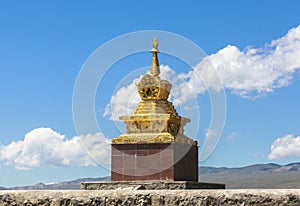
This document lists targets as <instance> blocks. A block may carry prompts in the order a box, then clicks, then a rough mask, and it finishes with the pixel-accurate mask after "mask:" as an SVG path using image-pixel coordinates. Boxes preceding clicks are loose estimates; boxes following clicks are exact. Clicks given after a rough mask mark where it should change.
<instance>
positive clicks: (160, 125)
mask: <svg viewBox="0 0 300 206" xmlns="http://www.w3.org/2000/svg"><path fill="white" fill-rule="evenodd" d="M151 52H152V65H151V70H150V73H148V74H145V75H144V76H143V77H142V78H141V80H140V82H139V83H138V84H137V90H138V93H139V95H140V97H141V101H140V102H139V103H138V105H137V107H136V108H135V110H134V112H133V114H132V115H131V116H121V117H120V120H122V121H124V122H125V124H126V132H125V133H124V134H122V135H120V136H118V137H116V138H113V139H112V145H111V146H112V162H111V163H112V164H111V165H112V166H111V167H112V168H111V179H112V181H133V180H173V181H198V145H197V142H196V141H194V140H192V139H190V138H188V137H187V136H185V135H184V126H185V125H186V124H187V123H189V122H190V119H188V118H185V117H181V116H180V115H178V113H177V112H176V110H175V108H174V106H173V104H172V102H170V101H168V98H169V95H170V90H171V88H172V84H171V83H170V82H169V81H167V80H163V79H161V78H160V76H159V74H160V67H159V61H158V53H159V50H158V41H157V39H154V40H153V43H152V49H151Z"/></svg>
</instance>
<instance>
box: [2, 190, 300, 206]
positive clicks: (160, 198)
mask: <svg viewBox="0 0 300 206" xmlns="http://www.w3.org/2000/svg"><path fill="white" fill-rule="evenodd" d="M0 205H27V206H29V205H32V206H33V205H44V206H46V205H47V206H60V205H74V206H75V205H100V206H101V205H103V206H104V205H105V206H107V205H224V206H226V205H243V206H245V205H284V206H286V205H300V190H102V191H99V190H94V191H67V190H64V191H59V190H53V191H49V190H48V191H0Z"/></svg>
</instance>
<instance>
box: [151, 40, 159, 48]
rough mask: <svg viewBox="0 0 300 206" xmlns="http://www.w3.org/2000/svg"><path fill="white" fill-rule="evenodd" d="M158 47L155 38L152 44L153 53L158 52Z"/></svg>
mask: <svg viewBox="0 0 300 206" xmlns="http://www.w3.org/2000/svg"><path fill="white" fill-rule="evenodd" d="M157 47H158V40H157V39H156V38H154V39H153V42H152V51H153V50H155V51H158V49H157Z"/></svg>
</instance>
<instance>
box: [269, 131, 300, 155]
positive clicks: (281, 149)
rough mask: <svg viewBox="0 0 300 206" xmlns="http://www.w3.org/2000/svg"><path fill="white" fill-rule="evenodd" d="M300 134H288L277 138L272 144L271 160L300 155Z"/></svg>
mask: <svg viewBox="0 0 300 206" xmlns="http://www.w3.org/2000/svg"><path fill="white" fill-rule="evenodd" d="M299 148H300V136H298V137H295V136H294V135H291V134H288V135H285V136H283V137H280V138H278V139H276V140H275V141H274V142H273V143H272V145H271V153H270V154H269V155H268V158H269V160H274V159H281V158H286V157H300V150H299Z"/></svg>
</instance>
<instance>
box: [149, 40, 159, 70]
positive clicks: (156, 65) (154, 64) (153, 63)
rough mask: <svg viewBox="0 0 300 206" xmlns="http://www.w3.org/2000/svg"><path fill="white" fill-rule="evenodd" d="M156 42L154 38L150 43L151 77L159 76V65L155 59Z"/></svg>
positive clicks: (156, 51)
mask: <svg viewBox="0 0 300 206" xmlns="http://www.w3.org/2000/svg"><path fill="white" fill-rule="evenodd" d="M157 48H158V40H157V39H156V38H154V39H153V42H152V49H151V52H152V66H151V74H152V75H153V76H158V75H159V74H160V69H159V63H158V58H157V53H158V52H159V51H158V49H157Z"/></svg>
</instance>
